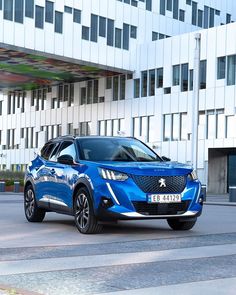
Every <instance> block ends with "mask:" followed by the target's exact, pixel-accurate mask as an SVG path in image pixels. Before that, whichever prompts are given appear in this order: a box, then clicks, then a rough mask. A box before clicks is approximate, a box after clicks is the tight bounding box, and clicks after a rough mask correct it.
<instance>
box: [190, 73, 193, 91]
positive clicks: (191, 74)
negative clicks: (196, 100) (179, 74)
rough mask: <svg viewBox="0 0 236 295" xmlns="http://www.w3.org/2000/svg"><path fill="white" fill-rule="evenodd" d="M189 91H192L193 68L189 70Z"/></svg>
mask: <svg viewBox="0 0 236 295" xmlns="http://www.w3.org/2000/svg"><path fill="white" fill-rule="evenodd" d="M189 91H193V70H190V71H189Z"/></svg>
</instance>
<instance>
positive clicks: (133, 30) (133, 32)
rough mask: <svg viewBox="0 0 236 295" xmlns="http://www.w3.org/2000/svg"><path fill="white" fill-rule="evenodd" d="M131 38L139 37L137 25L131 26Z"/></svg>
mask: <svg viewBox="0 0 236 295" xmlns="http://www.w3.org/2000/svg"><path fill="white" fill-rule="evenodd" d="M130 38H133V39H136V38H137V27H135V26H130Z"/></svg>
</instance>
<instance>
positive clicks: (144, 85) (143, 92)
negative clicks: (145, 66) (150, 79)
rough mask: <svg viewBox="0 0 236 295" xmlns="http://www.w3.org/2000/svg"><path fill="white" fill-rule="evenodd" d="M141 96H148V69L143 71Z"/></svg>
mask: <svg viewBox="0 0 236 295" xmlns="http://www.w3.org/2000/svg"><path fill="white" fill-rule="evenodd" d="M141 96H142V97H146V96H147V71H143V72H142V73H141Z"/></svg>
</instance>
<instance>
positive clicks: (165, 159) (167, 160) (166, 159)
mask: <svg viewBox="0 0 236 295" xmlns="http://www.w3.org/2000/svg"><path fill="white" fill-rule="evenodd" d="M161 158H162V160H163V161H164V162H170V161H171V159H170V158H167V157H165V156H162V157H161Z"/></svg>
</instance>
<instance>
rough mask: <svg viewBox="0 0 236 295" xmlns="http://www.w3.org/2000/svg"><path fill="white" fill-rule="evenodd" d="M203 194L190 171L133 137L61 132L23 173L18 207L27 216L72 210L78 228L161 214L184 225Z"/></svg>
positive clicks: (174, 225) (194, 217) (193, 216)
mask: <svg viewBox="0 0 236 295" xmlns="http://www.w3.org/2000/svg"><path fill="white" fill-rule="evenodd" d="M202 205H203V198H202V195H201V184H200V182H199V181H198V179H197V175H196V173H195V171H194V170H193V169H192V168H191V167H189V166H186V165H184V164H180V163H176V162H167V161H164V160H163V158H161V157H159V156H158V155H157V154H156V153H155V152H154V151H153V150H151V149H150V148H149V147H148V146H147V145H145V144H144V143H142V142H141V141H139V140H137V139H135V138H125V137H100V136H87V137H72V136H62V137H59V138H56V139H53V140H50V141H49V142H47V143H46V144H45V145H44V147H43V148H42V150H41V152H40V154H39V155H38V156H37V157H36V158H35V159H34V160H33V161H32V162H31V163H30V164H29V166H28V168H27V172H26V175H25V188H24V208H25V216H26V218H27V220H28V221H30V222H42V221H43V219H44V217H45V214H46V212H50V211H53V212H58V213H63V214H69V215H73V216H74V218H75V224H76V226H77V228H78V230H79V231H80V232H81V233H84V234H89V233H97V232H99V231H100V230H101V229H102V222H104V221H112V220H121V219H122V220H129V219H158V218H160V219H166V220H167V222H168V224H169V226H170V227H171V228H172V229H174V230H189V229H191V228H192V227H193V226H194V224H195V223H196V220H197V217H198V216H200V215H201V212H202Z"/></svg>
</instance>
